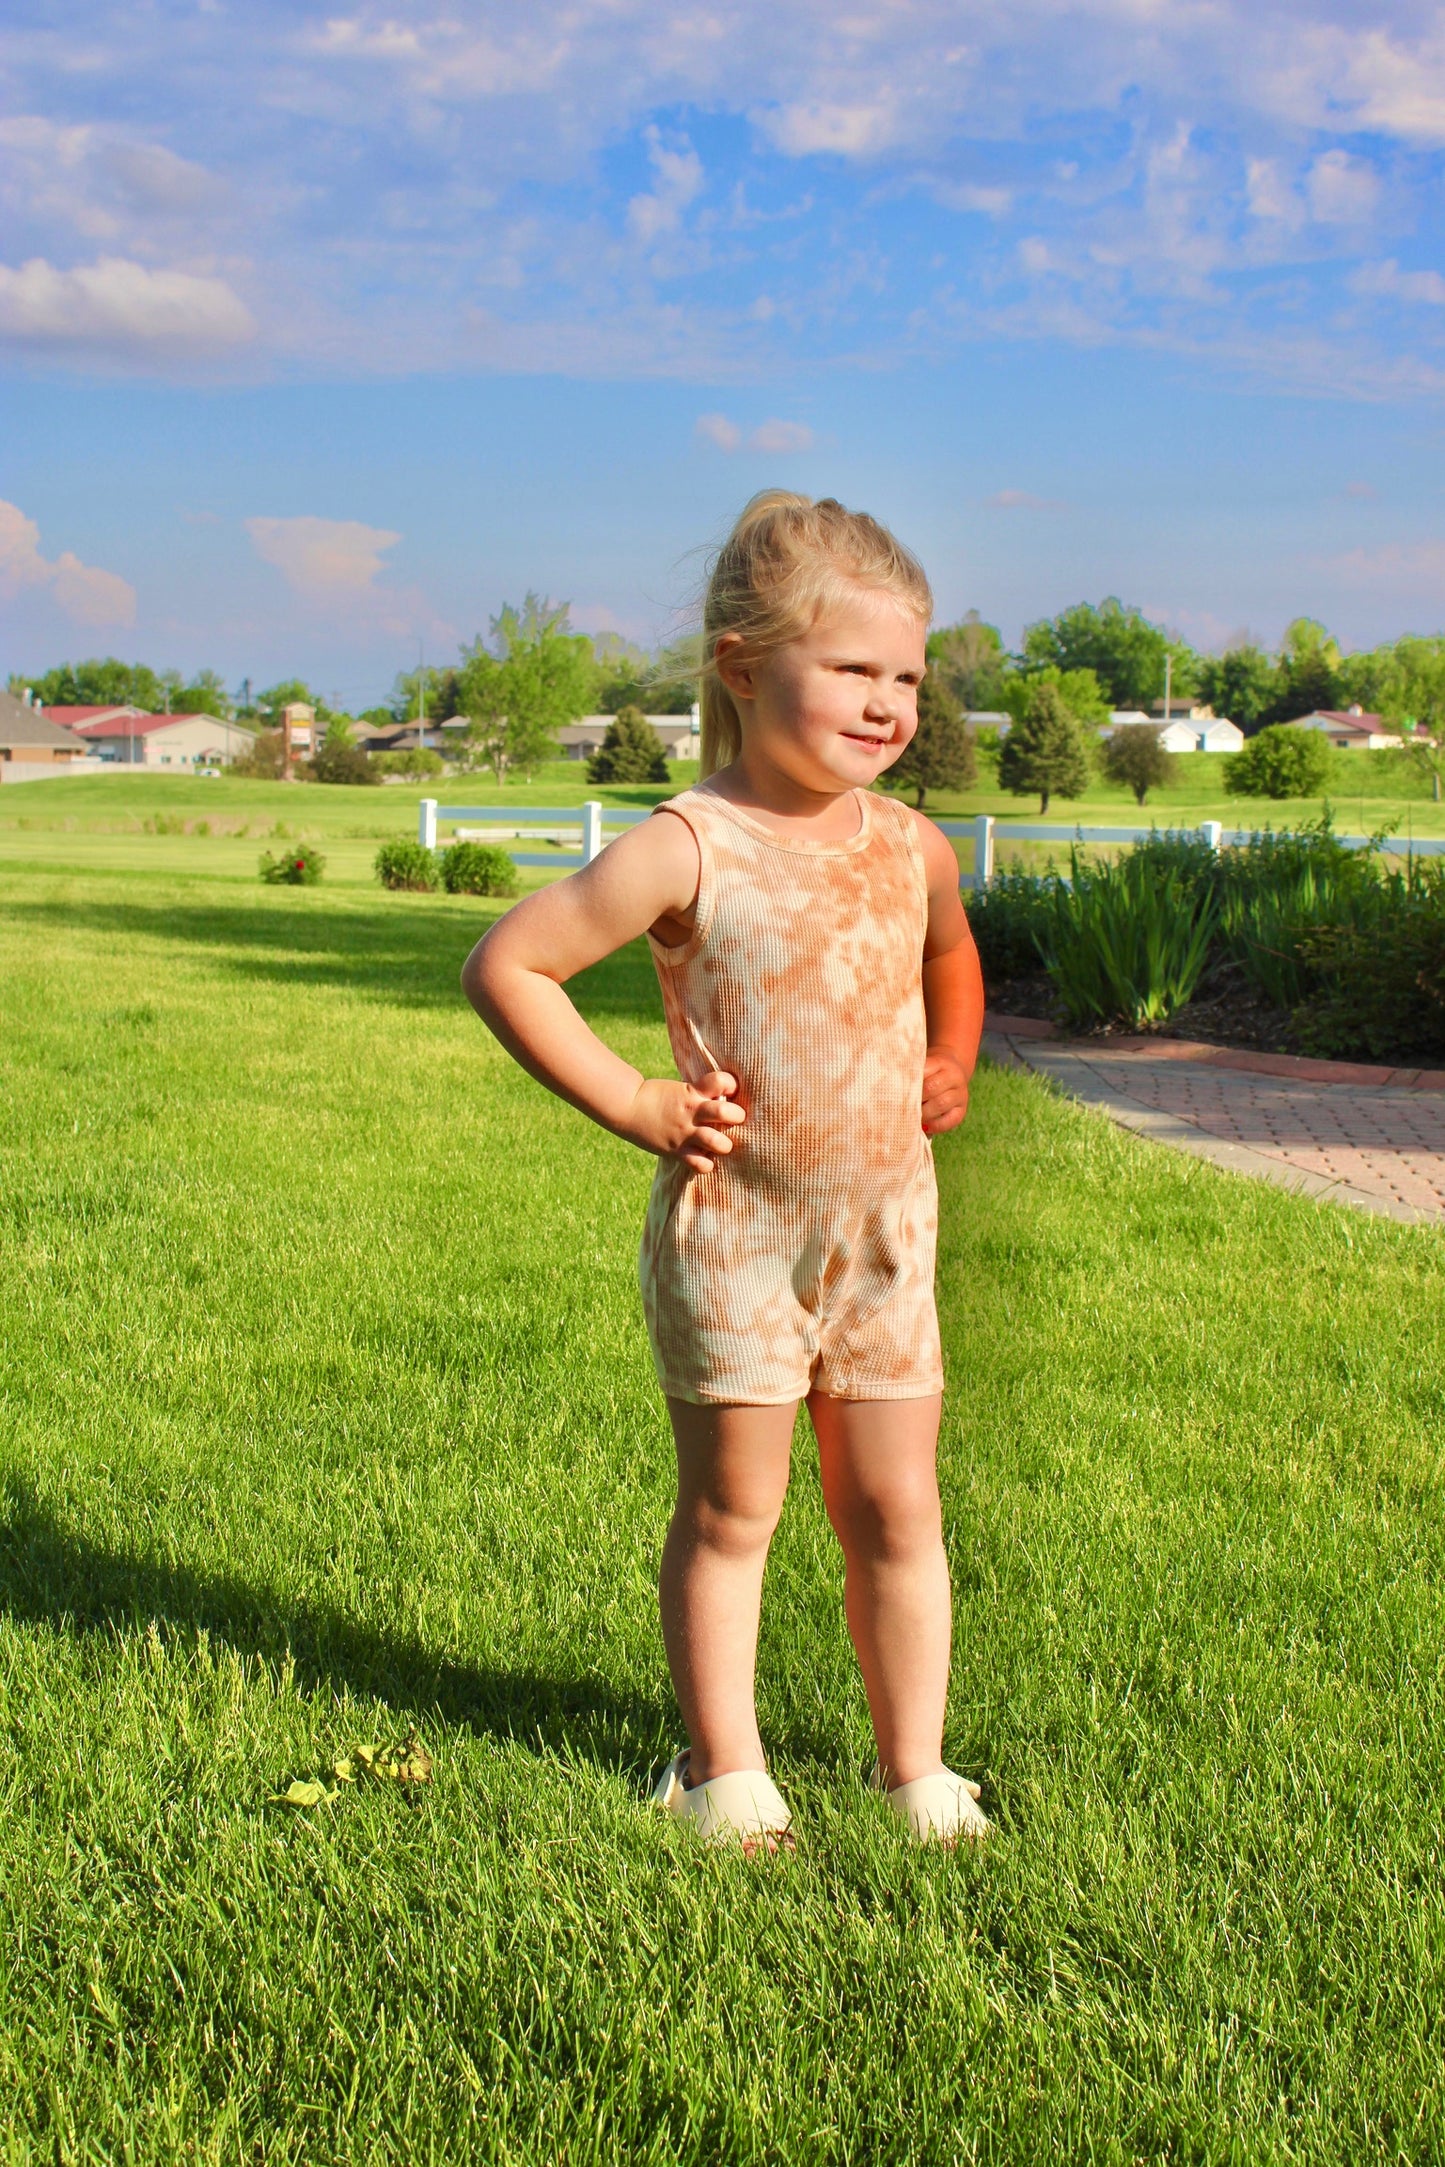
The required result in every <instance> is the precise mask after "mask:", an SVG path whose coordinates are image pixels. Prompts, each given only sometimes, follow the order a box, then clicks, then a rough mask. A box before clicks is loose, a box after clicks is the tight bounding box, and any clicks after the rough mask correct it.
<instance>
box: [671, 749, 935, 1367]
mask: <svg viewBox="0 0 1445 2167" xmlns="http://www.w3.org/2000/svg"><path fill="white" fill-rule="evenodd" d="M853 795H854V798H855V800H856V802H857V806H858V819H859V825H858V830H857V833H856V834H854V835H852V836H850V837H849V838H848V839H847V840H846V841H844V842H839V843H824V842H816V841H813V840H810V839H807V838H804V837H801V836H792V835H783V834H779V833H777V832H776V831H775V830H773V829H772V828H769V827H768V826H767V825H766V824H765V823H764V822H763V821H760V820H757V819H755V818H754V817H753V815H751V814H750V813H747V812H745V811H743V810H742V808H741V807H739V806H736V805H733V804H731V803H730V802H729V801H728V800H727V799H726V798H724V797H722V796H720V795H719V794H718V792H717V791H715V790H712V789H709V788H708V786H707V785H706V784H704V785H702V786H701V787H700V788H698V789H696V790H685V791H683V792H682V794H681V795H680V796H679V797H676V798H672V799H670V800H669V801H668V803H667V805H666V806H665V807H662V806H660V807H659V808H658V811H659V812H667V813H672V814H676V815H677V817H678V818H680V819H682V820H685V821H686V822H687V824H688V826H689V827H690V828H691V829H692V832H693V834H694V835H695V836H696V838H697V846H698V851H699V855H700V857H701V860H702V872H701V879H700V882H699V886H698V894H697V910H696V922H695V925H694V928H693V932H692V935H691V937H690V939H688V940H687V941H685V942H683V943H682V944H680V945H679V946H677V947H667V946H665V945H664V944H663V943H662V942H660V941H658V940H656V939H655V938H652V936H649V939H650V940H651V946H652V954H653V960H654V962H655V963H656V966H657V974H658V978H659V979H660V981H661V984H662V999H663V1007H664V1009H665V1011H666V1015H667V1029H668V1036H669V1038H670V1039H671V1042H672V1051H673V1056H674V1058H675V1060H676V1062H677V1067H678V1073H679V1075H681V1076H682V1077H683V1078H684V1080H685V1081H687V1082H689V1083H692V1084H697V1083H700V1082H701V1080H702V1078H703V1077H704V1076H705V1075H707V1074H708V1072H709V1071H710V1070H712V1069H721V1070H725V1071H726V1072H727V1073H728V1074H730V1075H733V1076H735V1077H736V1078H737V1080H738V1092H737V1100H738V1103H739V1104H740V1105H741V1106H742V1107H743V1108H744V1110H745V1112H746V1114H747V1120H746V1122H745V1123H744V1124H743V1125H742V1127H741V1129H740V1130H735V1131H733V1137H734V1148H733V1150H732V1152H731V1153H730V1154H728V1155H727V1156H726V1157H724V1158H722V1159H720V1160H718V1162H717V1163H716V1165H714V1166H713V1167H712V1168H710V1169H709V1171H708V1172H707V1173H705V1174H694V1173H692V1172H690V1171H689V1170H688V1168H686V1167H685V1166H683V1165H682V1164H681V1163H680V1161H678V1160H675V1159H664V1160H662V1161H660V1163H659V1165H658V1169H657V1175H656V1179H655V1180H654V1182H653V1186H652V1196H651V1199H650V1201H649V1204H648V1211H647V1223H646V1226H645V1228H644V1231H643V1238H642V1257H641V1280H642V1297H643V1307H644V1309H645V1311H646V1315H647V1328H648V1333H649V1335H650V1337H651V1340H652V1351H653V1357H654V1359H655V1361H656V1364H657V1373H658V1377H659V1380H660V1382H661V1384H662V1388H663V1390H664V1392H666V1393H668V1394H669V1395H671V1396H672V1397H674V1398H677V1399H683V1400H691V1401H695V1402H719V1403H727V1404H732V1405H742V1406H773V1405H779V1404H781V1403H783V1402H785V1401H788V1400H798V1399H801V1398H804V1397H806V1395H807V1394H808V1393H809V1392H810V1391H814V1390H816V1391H820V1392H824V1393H827V1394H829V1395H830V1396H832V1397H834V1398H838V1399H877V1400H885V1399H920V1398H923V1397H925V1396H926V1395H927V1394H929V1393H933V1392H937V1391H938V1390H939V1389H940V1388H941V1385H942V1382H943V1369H942V1359H941V1355H940V1350H939V1340H938V1318H937V1312H936V1310H935V1308H934V1300H933V1260H934V1248H935V1244H936V1239H937V1227H938V1196H937V1189H936V1187H935V1183H934V1176H933V1153H932V1148H931V1146H930V1143H929V1139H928V1138H927V1137H926V1136H925V1135H924V1133H923V1128H922V1118H921V1099H922V1084H923V1061H924V1054H925V1051H926V1047H927V1026H926V1020H925V1016H924V1007H923V980H922V969H923V940H924V933H925V930H926V926H927V917H928V890H927V881H926V876H925V873H924V866H923V853H922V851H921V849H920V848H919V844H918V840H917V837H916V835H915V833H914V829H913V822H912V818H911V816H910V814H909V813H908V811H907V809H906V808H905V807H904V806H901V805H898V804H895V803H894V802H893V801H892V800H890V799H888V798H883V797H876V796H873V795H872V794H870V793H867V792H864V791H861V790H860V791H855V792H854V793H853Z"/></svg>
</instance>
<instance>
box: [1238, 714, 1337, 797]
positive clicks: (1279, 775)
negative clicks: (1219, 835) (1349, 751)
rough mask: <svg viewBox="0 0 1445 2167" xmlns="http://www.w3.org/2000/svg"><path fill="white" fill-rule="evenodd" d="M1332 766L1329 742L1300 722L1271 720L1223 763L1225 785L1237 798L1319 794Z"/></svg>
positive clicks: (1327, 779) (1315, 795) (1319, 733)
mask: <svg viewBox="0 0 1445 2167" xmlns="http://www.w3.org/2000/svg"><path fill="white" fill-rule="evenodd" d="M1332 765H1333V758H1332V751H1331V746H1330V741H1329V739H1328V738H1327V737H1325V736H1324V735H1323V734H1322V733H1321V732H1320V731H1319V730H1303V729H1301V728H1300V726H1299V724H1298V723H1294V722H1276V723H1271V725H1270V726H1269V728H1268V729H1267V730H1261V731H1260V732H1259V734H1258V736H1257V737H1252V738H1251V739H1250V740H1249V743H1248V744H1247V745H1245V746H1244V747H1243V748H1242V750H1240V751H1239V752H1233V753H1231V754H1230V755H1229V757H1228V759H1227V760H1226V761H1225V763H1224V787H1225V789H1226V790H1227V791H1229V792H1230V794H1231V796H1233V797H1237V798H1313V797H1318V796H1319V794H1320V792H1321V791H1322V790H1323V789H1324V787H1325V784H1326V783H1327V782H1328V781H1329V778H1330V768H1331V766H1332Z"/></svg>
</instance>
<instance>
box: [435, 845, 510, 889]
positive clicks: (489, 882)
mask: <svg viewBox="0 0 1445 2167" xmlns="http://www.w3.org/2000/svg"><path fill="white" fill-rule="evenodd" d="M441 861H442V866H441V871H442V882H443V884H444V886H445V888H446V891H447V894H448V895H515V894H516V892H517V868H516V867H515V865H513V863H512V861H511V859H510V858H509V857H508V856H507V853H506V851H505V850H503V849H502V848H501V847H500V845H499V844H497V843H452V844H451V845H450V846H449V848H448V849H446V850H444V851H443V852H442V853H441Z"/></svg>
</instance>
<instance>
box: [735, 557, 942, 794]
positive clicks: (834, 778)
mask: <svg viewBox="0 0 1445 2167" xmlns="http://www.w3.org/2000/svg"><path fill="white" fill-rule="evenodd" d="M926 631H927V627H926V625H925V624H924V622H923V619H922V618H921V617H918V616H916V615H915V614H914V612H913V611H912V610H909V609H906V608H905V607H904V606H903V605H902V604H901V603H899V602H896V601H895V600H894V599H893V597H892V596H891V595H886V594H878V593H876V592H870V591H869V590H868V589H867V588H859V589H857V590H856V592H855V595H854V597H853V598H852V599H851V600H850V601H848V602H847V603H846V604H844V605H843V606H842V607H841V608H839V609H837V610H835V611H834V612H833V613H832V614H831V615H828V616H825V617H822V618H820V619H819V621H818V622H817V624H815V625H813V626H812V628H811V629H810V630H809V631H807V632H805V633H803V635H802V636H801V638H799V639H796V640H793V641H791V642H790V643H789V644H788V646H786V647H780V648H779V649H778V650H777V651H776V652H775V653H774V654H771V655H767V656H765V657H764V658H763V660H762V661H760V662H750V663H747V664H743V663H740V662H734V661H733V660H731V649H733V648H735V647H736V646H737V644H738V641H737V638H736V635H734V636H732V638H731V640H730V639H729V636H728V635H726V634H725V635H724V636H723V638H722V639H721V640H719V642H718V647H717V663H718V671H719V674H720V676H721V677H722V680H723V683H724V684H725V685H726V686H727V688H728V690H729V692H731V694H732V695H733V698H734V699H735V700H736V702H737V706H738V712H739V714H740V715H741V717H742V725H743V761H744V763H747V762H749V761H751V760H754V759H759V758H761V759H763V760H765V761H767V762H768V763H770V764H771V765H772V766H774V767H775V768H777V769H779V770H781V771H782V772H783V773H784V774H786V775H787V776H788V778H789V779H790V780H791V781H793V782H795V783H799V784H801V785H803V787H805V788H807V789H812V790H817V791H820V792H822V793H824V794H826V795H828V796H836V795H837V794H838V793H839V792H841V791H843V790H851V789H853V788H855V787H856V786H859V785H861V786H863V787H864V788H866V787H867V785H868V784H869V783H871V782H875V781H876V780H877V778H878V777H879V776H880V775H881V774H883V773H884V772H885V770H886V769H888V768H890V767H892V765H893V763H894V761H895V760H896V759H897V758H898V756H899V754H900V753H901V752H902V751H903V749H904V747H905V746H906V745H907V744H908V741H909V739H910V738H911V737H912V736H913V734H914V732H915V731H916V729H917V728H918V687H919V685H920V684H921V683H922V681H923V675H924V652H923V643H924V637H925V634H926Z"/></svg>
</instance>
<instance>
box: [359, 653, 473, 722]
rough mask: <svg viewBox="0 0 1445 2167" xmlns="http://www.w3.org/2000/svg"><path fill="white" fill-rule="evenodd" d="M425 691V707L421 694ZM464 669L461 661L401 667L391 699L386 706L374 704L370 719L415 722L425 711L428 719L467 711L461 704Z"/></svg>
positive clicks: (440, 719) (441, 719)
mask: <svg viewBox="0 0 1445 2167" xmlns="http://www.w3.org/2000/svg"><path fill="white" fill-rule="evenodd" d="M423 692H424V693H425V695H426V701H425V707H423V704H422V694H423ZM462 699H463V693H462V671H461V668H460V666H459V665H457V664H454V663H448V664H445V665H444V666H443V667H441V668H440V669H438V668H437V667H436V666H435V665H434V664H432V663H430V662H427V663H419V664H418V665H417V667H416V669H414V670H399V671H398V672H397V675H396V679H395V682H394V683H393V685H392V688H391V699H390V702H389V703H388V705H387V706H386V707H384V708H375V709H373V710H372V711H371V713H370V714H369V715H368V717H367V720H368V721H377V722H384V721H386V720H387V719H388V718H389V719H390V720H391V721H392V722H394V723H395V722H415V721H417V720H418V718H419V717H420V716H421V715H422V714H423V713H425V715H426V717H427V720H428V722H429V723H430V722H449V721H450V720H451V718H452V716H453V715H460V714H462V713H463V712H464V709H463V706H462Z"/></svg>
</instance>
